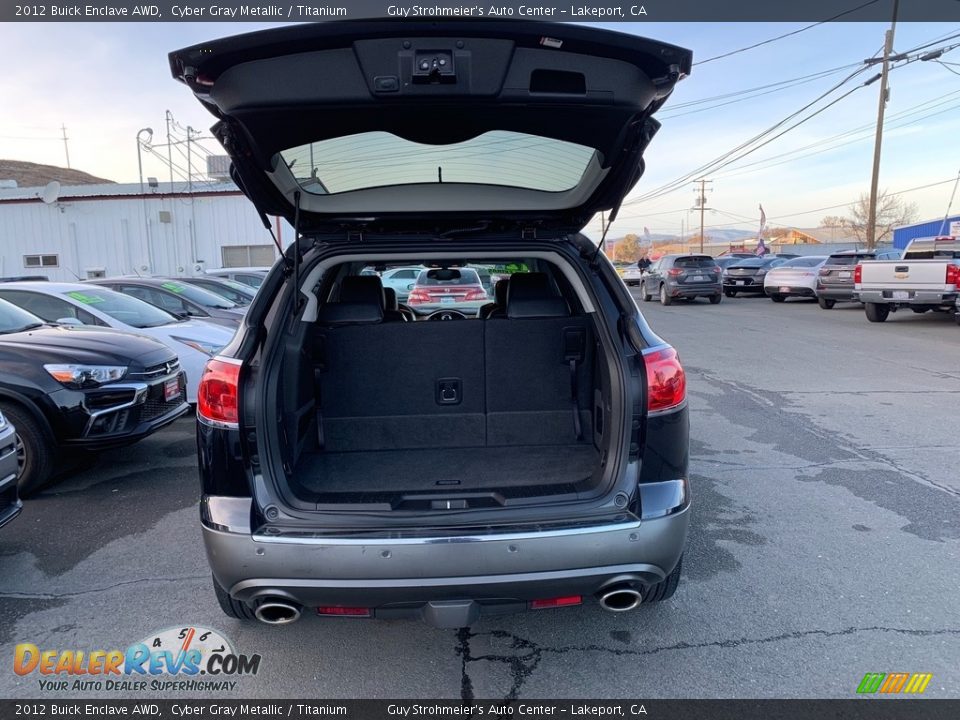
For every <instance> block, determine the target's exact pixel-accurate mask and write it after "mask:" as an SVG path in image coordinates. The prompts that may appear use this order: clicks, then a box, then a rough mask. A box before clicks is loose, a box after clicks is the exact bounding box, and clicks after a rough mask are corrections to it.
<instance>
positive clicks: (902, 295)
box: [892, 290, 910, 300]
mask: <svg viewBox="0 0 960 720" xmlns="http://www.w3.org/2000/svg"><path fill="white" fill-rule="evenodd" d="M892 297H893V299H894V300H909V299H910V293H909V291H907V290H894V291H893V293H892Z"/></svg>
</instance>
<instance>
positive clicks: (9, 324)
mask: <svg viewBox="0 0 960 720" xmlns="http://www.w3.org/2000/svg"><path fill="white" fill-rule="evenodd" d="M42 325H44V322H43V320H41V319H40V318H38V317H37V316H36V315H31V314H30V313H28V312H27V311H26V310H21V309H20V308H18V307H17V306H16V305H14V304H13V303H9V302H7V301H6V300H0V334H3V335H5V334H7V333H16V332H23V331H24V330H32V329H33V328H38V327H41V326H42Z"/></svg>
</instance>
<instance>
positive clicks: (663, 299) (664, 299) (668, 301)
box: [660, 285, 673, 305]
mask: <svg viewBox="0 0 960 720" xmlns="http://www.w3.org/2000/svg"><path fill="white" fill-rule="evenodd" d="M660 304H661V305H672V304H673V298H672V297H670V296H669V295H668V294H667V286H666V285H661V286H660Z"/></svg>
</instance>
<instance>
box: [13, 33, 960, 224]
mask: <svg viewBox="0 0 960 720" xmlns="http://www.w3.org/2000/svg"><path fill="white" fill-rule="evenodd" d="M263 27H269V25H261V24H255V23H154V24H130V23H102V24H101V23H75V24H55V23H46V24H19V23H18V24H12V23H8V24H3V25H0V47H3V48H4V55H5V57H6V58H8V59H9V58H18V59H20V62H19V63H18V64H17V69H16V70H15V71H14V70H13V65H10V64H8V66H7V68H8V69H7V71H5V72H4V73H2V74H0V98H3V102H2V104H0V158H8V159H19V160H29V161H33V162H41V163H50V164H56V165H63V164H65V162H64V149H63V143H62V142H61V141H58V140H57V139H56V138H57V137H58V136H59V134H60V129H59V128H60V125H61V123H64V124H65V125H66V126H67V132H68V135H69V137H70V160H71V164H72V166H73V167H75V168H78V169H81V170H85V171H87V172H90V173H93V174H95V175H100V176H103V177H107V178H110V179H112V180H117V181H120V182H135V181H136V180H137V177H138V176H137V153H136V143H135V136H136V133H137V131H138V130H139V129H140V128H143V127H146V126H150V127H152V128H153V129H154V131H155V133H156V134H155V138H157V142H163V139H162V138H161V137H160V136H161V135H162V134H163V127H164V113H165V111H166V110H170V111H171V112H172V113H173V115H174V117H175V118H176V119H177V121H178V122H179V123H180V124H182V125H184V126H186V125H191V126H193V127H194V128H197V129H201V130H203V131H204V132H205V133H206V131H207V129H208V128H209V126H210V125H211V124H212V116H210V115H209V114H207V113H206V112H205V111H204V110H203V109H202V108H201V107H200V106H199V104H198V103H197V102H196V101H195V100H194V99H193V98H192V96H191V95H190V93H189V92H187V91H186V89H185V88H184V87H183V86H181V85H179V84H178V83H176V82H174V81H173V80H172V79H170V75H169V71H168V68H167V64H166V54H167V53H168V52H169V51H170V50H173V49H176V48H179V47H182V46H185V45H190V44H193V43H196V42H201V41H204V40H209V39H211V38H216V37H221V36H224V35H230V34H236V33H240V32H247V31H252V30H255V29H260V28H263ZM609 27H611V28H612V29H615V30H618V31H620V32H629V33H635V34H641V35H646V36H649V37H653V38H657V39H661V40H665V41H668V42H672V43H675V44H677V45H682V46H685V47H689V48H691V49H693V51H694V58H695V62H696V60H697V59H706V58H709V57H712V56H714V55H717V54H721V53H724V52H728V51H730V50H734V49H737V48H740V47H744V46H747V45H750V44H752V43H755V42H759V41H762V40H766V39H768V38H772V37H775V36H778V35H781V34H784V33H786V32H789V31H791V30H794V29H797V28H800V27H803V25H802V24H772V23H729V24H700V23H666V24H655V23H618V24H616V25H611V26H609ZM885 29H886V25H884V24H880V23H834V24H829V25H822V26H819V27H816V28H813V29H811V30H808V31H806V32H803V33H800V34H798V35H796V36H793V37H790V38H787V39H784V40H780V41H777V42H774V43H771V44H769V45H765V46H763V47H760V48H756V49H754V50H750V51H748V52H744V53H740V54H738V55H734V56H732V57H729V58H724V59H720V60H716V61H714V62H710V63H707V64H704V65H702V66H695V67H694V69H693V72H692V74H691V76H690V77H689V78H687V79H686V80H684V81H683V82H681V83H680V84H679V85H678V87H677V90H676V92H675V93H674V96H673V98H671V101H670V103H668V105H667V106H666V107H665V108H664V110H663V111H662V121H663V128H662V129H661V131H660V133H659V135H658V136H657V137H656V139H655V140H654V142H653V143H652V145H651V147H650V148H649V150H648V152H647V155H646V159H647V173H646V175H645V176H644V178H643V179H641V181H640V183H639V185H638V187H637V189H636V191H635V193H634V194H635V195H639V194H642V193H643V192H646V191H649V190H651V189H653V188H657V187H659V186H661V185H663V184H665V183H668V182H670V181H673V180H674V179H676V178H679V177H682V176H683V175H685V174H686V173H688V172H689V171H690V170H692V169H694V168H695V167H697V166H699V165H702V164H703V163H705V162H707V161H709V160H712V159H713V158H715V157H717V156H720V155H721V154H723V153H725V152H727V151H728V150H730V149H732V148H733V147H735V146H737V145H738V144H740V143H741V142H743V141H744V140H746V139H748V138H750V137H752V136H753V135H755V134H757V133H758V132H760V131H762V130H764V129H766V128H767V127H769V126H771V125H773V124H774V123H775V122H778V121H779V120H781V119H782V118H784V117H785V116H787V115H789V114H790V113H792V112H794V111H795V110H797V109H799V108H800V107H801V106H803V105H804V104H806V103H807V102H809V101H811V100H813V99H814V98H815V97H817V96H818V95H820V94H821V93H822V92H824V91H825V90H827V89H828V88H829V87H831V86H832V85H834V84H835V83H837V82H839V81H840V80H841V79H842V78H843V77H844V76H845V75H846V74H847V73H849V72H851V70H845V71H843V72H842V73H837V74H833V75H829V76H826V77H823V78H820V79H818V80H816V81H812V82H808V83H804V84H799V85H796V86H794V87H791V88H789V89H786V90H783V91H780V92H774V93H770V94H767V95H764V96H762V97H757V98H755V99H750V100H746V101H743V102H737V103H734V104H730V105H727V106H724V107H717V108H713V109H708V110H704V111H702V112H696V113H690V112H689V111H690V110H694V109H698V108H700V107H703V106H693V107H688V108H682V109H680V108H678V109H676V110H673V111H670V108H671V106H673V105H678V104H680V103H685V102H689V101H693V100H697V99H701V98H707V97H712V96H716V95H721V94H725V93H732V92H737V91H740V90H743V89H747V88H753V87H757V86H761V85H766V84H768V83H774V82H778V81H782V80H786V79H790V78H796V77H801V76H805V75H809V74H812V73H817V72H820V71H823V70H828V69H831V68H836V67H839V66H844V65H850V64H854V63H858V62H861V61H862V60H863V59H864V58H867V57H870V56H872V55H874V54H875V53H877V52H878V51H879V49H880V47H881V44H882V42H883V34H884V31H885ZM954 33H960V27H957V26H954V25H950V24H945V23H900V24H899V25H898V26H897V31H896V38H895V41H894V49H895V50H897V51H901V52H902V51H905V50H908V49H911V48H913V47H915V46H918V45H921V44H924V43H927V42H929V41H931V40H934V39H936V38H939V37H944V36H946V35H950V34H954ZM949 42H951V43H956V42H960V39H955V40H951V41H949ZM942 59H943V60H945V61H949V62H956V63H960V48H958V49H957V50H954V51H953V52H951V53H949V54H947V55H945V56H944V57H943V58H942ZM951 68H952V69H953V70H955V71H957V72H960V66H951ZM871 74H872V72H867V73H864V74H863V75H862V76H861V77H860V78H858V79H857V80H856V81H854V82H852V83H851V84H849V85H848V86H845V88H844V89H847V88H849V87H853V86H854V85H855V84H856V83H858V82H861V81H862V80H864V79H866V78H868V77H869V76H870V75H871ZM878 88H879V83H875V84H873V85H871V86H870V87H868V88H863V89H861V90H858V91H857V92H855V93H853V94H852V95H851V96H850V97H848V98H846V99H845V100H843V101H841V102H839V103H838V104H837V105H835V106H834V107H832V108H830V109H829V110H827V111H826V112H824V113H823V114H822V115H820V116H819V117H817V118H815V119H813V120H812V121H810V122H808V123H806V124H805V125H803V126H801V127H799V128H798V129H796V130H794V131H791V132H789V133H788V134H786V135H785V136H784V137H783V138H781V139H778V140H776V141H774V142H773V143H771V144H770V145H768V146H767V147H765V148H763V149H761V150H759V151H757V152H756V153H754V154H753V155H751V156H750V157H749V158H748V159H745V160H743V161H742V163H741V165H739V166H731V167H728V168H725V169H722V170H719V171H717V172H715V173H711V174H709V175H708V177H709V178H711V179H713V181H714V182H713V184H712V187H713V191H712V192H711V193H710V194H709V195H708V205H709V207H712V208H715V209H716V210H715V211H713V212H708V213H707V215H706V224H707V227H708V228H709V227H711V226H722V227H743V228H747V229H756V225H757V223H756V220H755V219H756V218H757V217H758V216H759V211H758V205H759V204H761V203H762V204H763V206H764V210H765V211H766V213H767V216H768V221H769V222H770V223H771V224H788V225H794V226H798V227H807V226H815V225H816V224H817V223H818V221H819V220H820V218H821V217H823V216H824V215H828V214H838V213H843V211H844V208H842V207H841V208H837V209H834V210H823V211H816V212H807V211H811V210H816V209H818V208H825V207H829V206H833V205H844V204H847V203H849V202H851V201H853V200H854V199H855V198H856V197H857V195H858V194H859V193H861V192H865V191H866V190H868V189H869V182H870V166H871V160H872V154H873V132H872V124H873V123H874V122H875V120H876V111H877V99H878ZM835 96H836V95H831V96H830V97H831V98H833V97H835ZM685 112H686V113H688V114H682V113H685ZM898 113H904V115H903V117H902V118H900V117H898ZM910 113H912V114H910ZM671 116H673V117H671ZM887 116H888V125H887V127H888V130H887V132H886V133H885V135H884V148H883V163H882V166H881V178H880V185H881V187H882V188H888V189H889V190H890V191H899V190H906V189H908V188H914V187H917V186H921V185H926V184H928V183H934V182H938V181H943V180H950V179H952V178H955V177H956V175H957V172H958V169H960V75H957V74H954V73H952V72H950V70H948V69H947V68H945V67H943V66H941V65H938V64H936V63H931V62H915V63H912V64H910V65H907V66H906V67H903V68H900V69H898V70H896V71H895V72H893V73H892V74H891V98H890V103H889V105H888V106H887ZM860 127H866V129H865V130H863V131H860V132H857V133H853V134H849V135H844V136H842V137H840V138H837V140H836V141H835V142H836V143H846V144H844V145H842V146H840V147H836V148H835V149H832V150H830V151H828V152H820V153H818V154H809V153H812V152H815V151H817V150H822V149H823V148H824V146H823V145H814V144H815V143H821V142H822V141H823V140H824V139H825V138H828V137H832V136H836V135H841V134H842V133H847V132H848V131H854V130H856V129H857V128H860ZM207 145H208V147H210V148H211V149H216V148H215V145H214V144H213V143H207ZM810 145H814V147H811V148H809V149H807V150H802V151H801V152H800V153H798V154H801V155H802V154H806V155H807V156H806V157H796V156H790V155H787V156H786V157H780V156H783V155H784V154H785V153H789V152H790V151H792V150H797V149H798V148H804V147H806V146H810ZM764 159H769V162H768V163H760V164H759V165H754V166H752V167H743V166H742V165H745V164H746V163H748V162H755V161H758V160H764ZM773 163H777V164H773ZM738 168H739V169H738ZM164 172H165V170H164V168H163V166H162V165H161V164H159V162H156V161H154V160H153V159H151V158H150V157H149V156H146V157H145V172H144V174H145V175H156V176H158V177H160V178H161V179H165V178H166V175H164V174H163V173H164ZM951 189H952V184H951V183H945V184H940V185H936V186H935V187H931V188H928V189H925V190H919V191H915V192H910V193H907V194H905V195H903V197H904V198H906V199H908V200H910V201H912V202H915V203H917V205H918V207H919V210H920V216H921V218H935V217H939V216H942V215H943V213H944V212H945V210H946V206H947V201H948V199H949V196H950V191H951ZM693 199H694V193H693V191H692V185H689V184H685V185H684V186H683V187H682V188H681V189H680V190H678V191H676V192H673V193H672V194H669V195H666V196H664V197H660V198H657V199H654V200H651V201H649V202H634V203H630V204H629V205H628V206H627V207H625V208H624V210H623V211H622V212H621V216H620V218H619V219H618V221H617V222H616V224H615V225H614V227H613V229H612V230H611V235H612V236H617V235H620V234H623V233H626V232H641V231H642V229H643V227H644V226H646V227H648V228H649V229H650V230H651V231H652V232H667V233H676V232H679V231H680V229H681V223H685V224H687V225H688V226H689V223H691V222H695V221H697V217H698V216H697V214H696V213H689V214H688V212H687V211H688V209H689V208H691V207H692V206H693ZM958 204H960V201H958V202H955V204H954V209H956V208H957V206H958ZM597 224H598V223H593V224H592V225H591V227H590V228H589V229H590V230H595V229H596V227H597ZM591 234H593V233H591Z"/></svg>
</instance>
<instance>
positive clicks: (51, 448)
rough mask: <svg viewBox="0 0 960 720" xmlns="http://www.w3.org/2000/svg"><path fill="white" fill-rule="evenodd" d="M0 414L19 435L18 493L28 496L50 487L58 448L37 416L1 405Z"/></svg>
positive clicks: (7, 405) (16, 407) (12, 406)
mask: <svg viewBox="0 0 960 720" xmlns="http://www.w3.org/2000/svg"><path fill="white" fill-rule="evenodd" d="M0 412H2V413H3V414H4V416H5V417H6V418H7V419H8V420H9V421H10V423H11V424H12V425H13V427H14V428H15V430H16V433H17V464H18V465H19V475H18V477H17V492H18V493H19V494H20V496H21V497H27V496H29V495H31V494H33V493H35V492H37V491H38V490H40V489H41V488H42V487H43V486H44V485H46V484H47V482H49V480H50V476H51V475H53V469H54V461H53V458H54V453H55V445H54V442H53V440H52V439H51V438H50V436H49V434H48V433H47V432H46V431H45V430H44V429H43V428H42V427H41V426H40V424H39V423H38V422H37V421H36V420H35V419H34V417H33V416H32V415H31V414H30V413H29V412H28V411H27V410H24V409H23V408H22V407H20V406H19V405H14V404H12V403H0Z"/></svg>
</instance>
